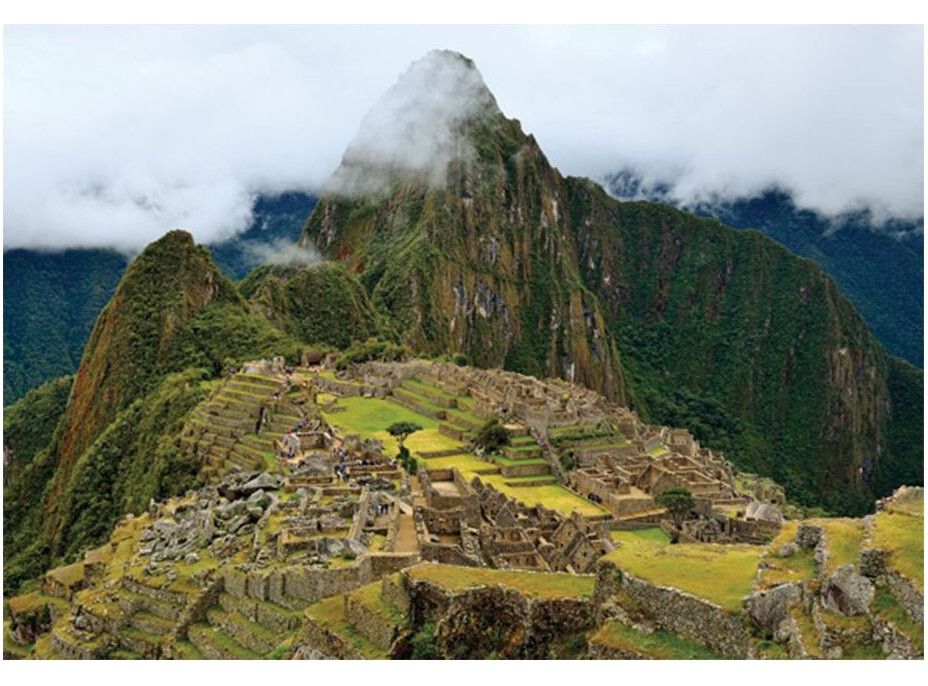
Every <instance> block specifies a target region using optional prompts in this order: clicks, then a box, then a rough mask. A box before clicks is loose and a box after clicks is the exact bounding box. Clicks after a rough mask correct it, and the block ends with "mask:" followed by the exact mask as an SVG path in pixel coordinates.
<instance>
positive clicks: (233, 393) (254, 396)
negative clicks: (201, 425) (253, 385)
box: [213, 384, 269, 408]
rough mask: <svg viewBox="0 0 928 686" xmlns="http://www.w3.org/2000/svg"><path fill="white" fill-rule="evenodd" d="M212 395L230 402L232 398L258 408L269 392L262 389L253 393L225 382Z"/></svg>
mask: <svg viewBox="0 0 928 686" xmlns="http://www.w3.org/2000/svg"><path fill="white" fill-rule="evenodd" d="M213 397H214V399H215V400H217V401H222V402H230V401H233V400H234V401H235V402H239V403H242V404H243V405H248V406H249V407H254V408H259V407H261V406H262V405H263V404H264V401H265V398H268V397H269V394H268V393H265V392H264V391H263V390H261V391H259V392H257V393H255V392H251V391H248V390H244V389H241V388H235V387H233V386H232V385H228V384H227V385H225V386H223V387H222V388H221V389H220V390H219V392H218V393H217V394H216V395H215V396H213Z"/></svg>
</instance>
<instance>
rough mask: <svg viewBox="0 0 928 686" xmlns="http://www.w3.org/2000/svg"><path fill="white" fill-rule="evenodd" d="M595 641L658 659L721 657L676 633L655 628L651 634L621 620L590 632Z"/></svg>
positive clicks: (706, 658) (715, 658) (714, 658)
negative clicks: (637, 629) (633, 627)
mask: <svg viewBox="0 0 928 686" xmlns="http://www.w3.org/2000/svg"><path fill="white" fill-rule="evenodd" d="M592 640H593V641H594V642H596V643H602V644H604V645H607V646H612V647H613V648H619V649H624V650H627V651H630V652H632V653H638V654H640V655H646V656H648V657H652V658H655V659H658V660H718V659H721V657H720V656H719V655H716V654H715V653H713V652H712V651H711V650H709V649H708V648H706V647H705V646H701V645H699V644H698V643H692V642H690V641H687V640H685V639H682V638H680V637H679V636H677V635H676V634H668V633H666V632H663V631H655V632H654V633H652V634H645V633H641V632H640V631H635V630H634V629H632V628H631V627H629V626H625V625H624V624H622V623H621V622H606V623H605V624H603V626H602V628H601V629H600V630H599V631H598V632H597V633H596V635H595V636H593V639H592Z"/></svg>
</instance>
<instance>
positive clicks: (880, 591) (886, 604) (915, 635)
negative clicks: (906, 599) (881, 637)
mask: <svg viewBox="0 0 928 686" xmlns="http://www.w3.org/2000/svg"><path fill="white" fill-rule="evenodd" d="M872 610H873V614H875V615H876V616H878V617H880V618H881V619H884V620H886V621H888V622H889V623H890V624H892V625H893V626H894V627H896V629H898V630H899V631H900V633H902V634H903V635H904V636H905V637H906V638H907V639H909V641H911V642H912V644H913V645H915V646H916V647H918V648H922V649H924V646H925V627H924V626H922V625H921V624H919V623H918V622H914V621H912V620H911V619H910V618H909V616H908V615H907V614H906V613H905V610H904V609H903V608H902V605H900V604H899V601H898V600H896V596H894V595H893V594H892V591H890V590H889V588H887V587H886V586H877V588H876V592H875V593H874V596H873V607H872Z"/></svg>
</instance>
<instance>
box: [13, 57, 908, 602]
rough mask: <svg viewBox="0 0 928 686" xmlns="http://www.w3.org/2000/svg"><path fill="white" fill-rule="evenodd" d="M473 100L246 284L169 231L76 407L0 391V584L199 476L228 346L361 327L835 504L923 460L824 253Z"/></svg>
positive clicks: (125, 294) (362, 166) (888, 362)
mask: <svg viewBox="0 0 928 686" xmlns="http://www.w3.org/2000/svg"><path fill="white" fill-rule="evenodd" d="M450 59H451V60H457V59H459V58H458V57H453V56H452V57H450ZM460 59H463V58H460ZM463 65H464V67H465V68H468V69H473V65H472V63H468V62H466V61H465V62H464V63H463ZM452 66H454V67H455V68H459V67H460V65H458V64H457V63H456V62H452ZM490 97H491V98H492V96H490ZM483 102H484V106H483V107H482V108H479V109H478V110H477V112H476V113H474V114H473V115H471V116H469V117H468V118H465V119H463V120H456V121H455V127H457V128H455V129H454V131H455V133H456V136H457V138H454V139H453V140H454V142H455V148H456V149H459V150H465V151H468V152H467V153H466V154H464V155H463V157H459V158H453V159H452V160H451V161H450V162H449V163H448V164H447V166H446V167H445V168H444V169H443V171H444V173H443V174H442V175H441V177H442V181H441V182H440V183H436V182H435V180H434V178H431V177H429V176H425V177H423V176H419V175H416V174H409V173H405V172H403V170H401V169H398V168H397V167H395V166H391V167H389V168H387V169H386V170H385V169H381V168H377V166H376V165H374V166H370V165H369V164H367V163H365V162H364V160H363V157H361V156H358V155H357V154H356V155H355V156H353V157H352V158H351V159H350V162H351V165H352V167H353V170H354V172H355V173H361V172H365V173H367V172H369V173H370V174H371V175H372V178H377V179H380V180H384V181H385V183H382V184H378V185H377V186H378V187H377V190H376V191H374V192H371V193H365V194H363V195H361V196H346V195H344V194H341V195H339V194H337V193H335V192H330V193H329V194H327V195H325V196H323V198H321V199H320V201H319V203H318V205H317V206H316V208H315V209H314V211H313V213H312V214H311V215H310V217H309V219H308V220H307V222H306V226H305V229H304V232H303V235H302V237H301V239H300V245H301V246H303V247H310V246H314V247H316V248H317V249H318V251H319V252H320V253H321V254H322V255H323V256H324V257H327V258H329V260H330V261H329V262H326V263H323V264H316V265H308V266H304V267H274V266H269V265H267V266H263V267H260V268H258V269H257V270H255V271H254V272H252V274H250V275H249V276H248V277H247V278H246V279H245V280H244V281H243V282H241V284H239V286H238V287H236V285H234V284H233V283H232V282H231V281H229V280H228V279H226V278H225V277H224V276H223V275H222V274H221V273H220V272H219V271H218V269H217V268H216V266H215V265H214V263H213V261H212V260H211V258H210V255H209V251H208V250H207V249H206V248H204V247H202V246H196V245H195V244H194V242H193V240H192V238H191V237H190V235H189V234H186V233H184V232H182V231H173V232H171V233H169V234H167V235H166V236H165V237H163V238H162V239H160V240H159V241H156V242H155V243H153V244H152V245H150V246H149V247H148V248H146V249H145V251H143V252H142V253H141V254H140V255H139V256H138V258H137V259H136V260H135V261H134V262H133V263H132V265H130V267H129V268H128V270H127V271H126V273H125V275H124V277H123V279H122V281H121V282H120V284H119V286H118V288H117V290H116V293H115V294H114V296H113V298H112V299H111V300H110V302H109V304H108V305H107V306H106V307H105V308H104V310H103V311H102V312H101V314H100V316H99V317H98V318H97V322H96V324H95V326H94V330H93V333H92V335H91V337H90V340H89V341H88V343H87V346H86V349H85V352H84V355H83V358H82V360H81V364H80V367H79V369H78V371H77V374H76V376H75V377H74V381H73V386H71V387H70V391H69V392H68V394H67V403H66V406H63V405H62V399H63V397H64V391H63V389H64V388H65V387H67V386H68V385H69V383H70V382H68V381H62V382H59V383H58V384H52V385H49V386H48V387H44V388H43V389H41V390H40V391H39V392H37V395H34V396H32V398H31V399H29V398H27V399H26V400H24V401H21V402H20V403H18V404H17V405H14V406H13V407H12V408H7V410H6V411H5V427H4V428H5V433H8V434H9V435H14V436H16V435H18V436H21V437H22V438H21V439H20V445H19V446H17V445H15V444H14V445H13V450H14V453H15V454H16V455H21V456H22V457H21V458H20V465H19V466H18V467H17V469H21V476H20V477H17V478H16V479H14V480H13V482H12V483H10V485H9V486H8V487H7V488H5V492H4V539H5V541H6V542H7V547H6V548H5V550H6V551H7V552H6V553H5V559H4V580H5V587H6V588H13V589H15V588H16V587H17V586H18V585H19V583H20V582H21V581H23V580H25V579H29V578H33V577H35V576H36V575H37V574H39V573H40V572H41V571H42V570H43V569H45V568H47V567H49V566H50V563H60V562H62V561H67V560H71V559H73V558H74V556H75V555H76V554H77V553H79V552H80V550H82V549H83V548H85V547H86V546H88V545H91V544H93V543H99V542H102V541H103V540H104V539H105V537H106V535H107V534H108V532H109V529H111V528H112V525H113V524H115V522H116V521H117V520H118V518H119V517H120V516H122V515H123V514H124V513H127V512H138V511H139V510H140V508H143V507H144V506H145V505H146V503H147V502H148V499H149V498H165V497H169V496H171V495H176V494H177V493H178V492H180V491H182V490H184V489H186V488H188V487H189V486H191V485H192V484H193V483H194V482H195V478H196V465H193V464H190V463H189V462H187V461H185V459H184V458H183V457H182V456H181V454H180V452H179V451H178V449H177V444H178V440H179V436H178V432H179V427H180V425H181V424H182V420H183V419H184V417H185V416H186V413H189V411H190V410H192V408H193V407H194V406H195V405H196V403H197V402H198V400H199V399H200V398H202V397H203V395H204V394H205V393H206V392H207V391H208V389H209V384H210V383H212V379H215V378H217V377H218V376H220V375H221V374H222V373H223V371H224V370H225V369H226V368H227V367H228V366H229V365H231V364H233V363H237V362H241V361H243V360H245V359H253V358H259V357H270V356H274V355H283V356H285V357H286V358H287V359H288V360H289V361H290V362H296V361H298V360H299V359H300V358H301V354H302V353H303V352H305V351H306V350H308V349H318V348H320V347H321V348H344V347H346V346H347V345H349V344H350V343H352V342H354V341H356V340H365V339H367V338H369V337H371V336H381V337H383V338H386V339H388V340H393V341H395V342H401V343H404V344H406V345H407V346H408V347H409V348H410V349H411V350H413V351H415V352H417V353H419V354H423V355H452V354H459V355H463V356H465V357H466V358H467V360H468V361H469V362H470V363H471V364H473V365H475V366H483V367H505V368H507V369H510V370H514V371H519V372H524V373H528V374H533V375H536V376H560V377H563V378H567V379H569V380H573V381H577V382H578V383H582V384H584V385H587V386H589V387H591V388H594V389H596V390H599V391H601V392H602V393H603V394H604V395H606V396H608V397H609V398H611V399H613V400H616V401H618V402H620V403H625V404H628V405H629V406H631V407H632V408H634V409H636V410H637V411H638V412H639V414H640V415H641V416H642V418H643V419H644V420H645V421H649V422H654V423H661V424H667V425H674V426H683V427H687V428H690V429H691V430H692V431H693V432H694V434H695V435H696V436H697V437H698V438H699V439H700V440H701V441H703V442H704V443H705V444H706V445H708V446H710V447H715V448H720V449H722V450H724V451H725V453H726V457H727V458H728V459H729V460H731V461H732V462H734V463H735V464H736V465H737V466H738V467H739V468H741V469H743V470H749V471H757V472H760V473H761V474H765V475H773V476H775V477H776V478H778V479H782V480H783V482H784V483H785V485H786V486H787V487H788V489H789V491H790V495H791V496H792V497H795V498H799V499H800V500H801V501H803V502H805V503H808V504H815V505H824V506H826V507H828V508H829V509H831V510H834V511H838V512H849V513H850V512H853V513H859V512H863V511H864V510H865V509H867V508H868V507H869V505H870V504H872V502H873V499H874V497H876V496H878V495H884V494H886V493H888V492H890V491H891V490H892V488H894V487H896V486H898V485H900V483H902V482H908V483H921V481H922V480H923V471H922V460H923V458H922V443H921V434H922V400H921V398H922V373H921V371H920V370H918V369H916V368H914V367H912V366H911V365H908V364H906V363H904V362H901V361H900V360H897V359H895V358H891V357H890V356H888V355H887V354H886V353H885V351H884V350H883V349H882V347H881V346H880V345H879V344H878V343H877V342H876V341H875V339H874V338H873V336H872V335H871V334H870V332H869V330H868V329H867V327H866V325H865V324H864V323H863V321H862V320H861V318H860V317H859V316H857V315H856V313H855V312H854V311H853V308H852V307H851V306H850V305H849V304H848V303H847V301H846V300H844V299H843V298H842V297H841V296H840V294H839V293H838V290H837V288H836V287H835V285H834V282H833V281H831V280H830V279H829V278H827V277H825V276H824V275H823V274H822V272H821V269H820V268H818V267H817V266H816V265H815V264H814V263H812V262H810V261H808V260H803V259H800V258H797V257H795V256H793V255H791V254H790V253H789V252H788V251H787V250H785V249H784V248H782V247H781V246H779V245H777V244H776V243H774V242H773V241H772V240H769V239H767V238H765V237H763V236H762V235H760V234H757V233H752V232H744V231H735V230H732V229H728V228H727V227H724V226H723V225H721V224H719V223H718V222H716V221H714V220H707V219H699V218H696V217H693V216H691V215H687V214H685V213H683V212H679V211H677V210H673V209H671V208H668V207H665V206H658V205H649V204H647V203H620V202H618V201H616V200H614V199H612V198H610V197H609V196H608V195H606V193H605V192H604V191H603V190H602V189H601V188H600V187H599V186H597V185H595V184H594V183H592V182H590V181H588V180H585V179H575V178H569V177H568V178H565V177H562V176H561V175H560V173H559V172H558V171H557V170H556V169H554V168H553V167H551V166H550V165H549V164H548V162H547V160H546V159H545V157H544V154H543V153H542V151H541V150H540V148H539V146H538V144H537V142H536V141H535V140H534V138H532V137H531V136H526V135H525V134H524V133H523V132H522V130H521V126H520V125H519V123H518V122H517V121H515V120H508V119H506V118H505V117H503V115H502V114H501V113H500V112H499V111H498V109H496V108H495V101H493V100H492V99H490V100H485V101H483ZM357 152H358V151H357V150H356V151H355V153H357ZM30 404H31V405H30ZM28 407H32V408H35V409H34V410H33V411H34V412H35V415H31V414H30V412H29V411H28V410H24V408H28ZM8 418H9V421H10V424H9V426H7V419H8ZM34 420H40V421H41V422H42V423H43V425H44V426H45V427H52V426H53V427H55V428H54V431H51V430H49V431H47V432H44V433H40V432H36V431H34V430H33V428H32V427H30V426H27V425H28V424H29V422H31V421H34ZM49 436H50V438H49ZM5 447H6V446H5Z"/></svg>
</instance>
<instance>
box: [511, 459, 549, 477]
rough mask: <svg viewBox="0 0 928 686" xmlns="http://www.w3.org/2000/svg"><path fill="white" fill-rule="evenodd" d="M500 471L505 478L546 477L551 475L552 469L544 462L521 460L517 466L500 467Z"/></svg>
mask: <svg viewBox="0 0 928 686" xmlns="http://www.w3.org/2000/svg"><path fill="white" fill-rule="evenodd" d="M499 471H500V472H502V474H503V476H505V477H514V476H545V475H547V474H550V473H551V467H550V466H549V465H548V463H547V462H545V461H544V460H520V461H519V464H517V465H500V468H499Z"/></svg>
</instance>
